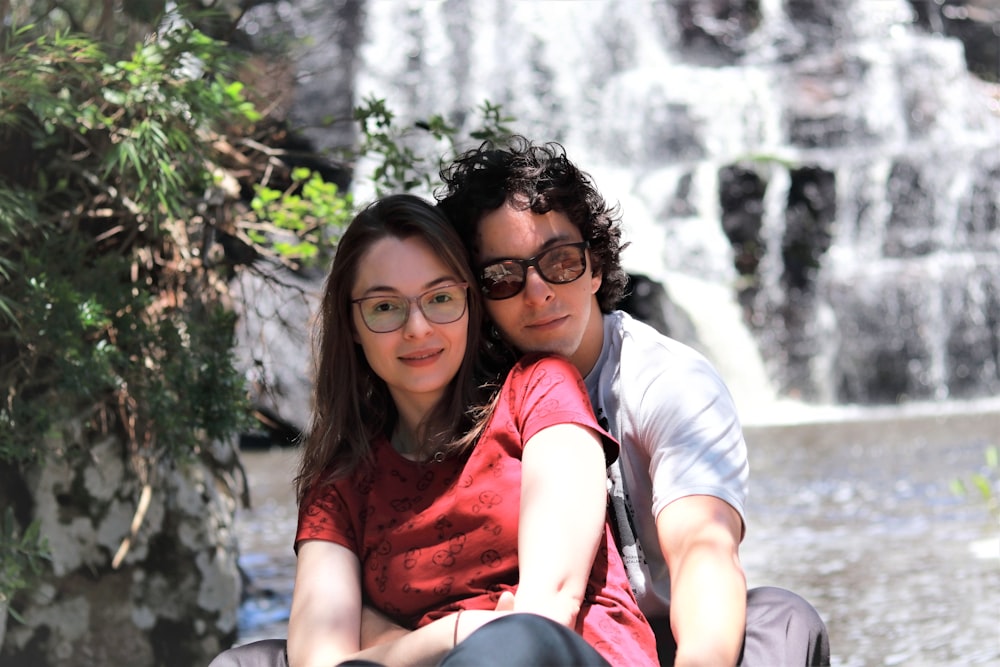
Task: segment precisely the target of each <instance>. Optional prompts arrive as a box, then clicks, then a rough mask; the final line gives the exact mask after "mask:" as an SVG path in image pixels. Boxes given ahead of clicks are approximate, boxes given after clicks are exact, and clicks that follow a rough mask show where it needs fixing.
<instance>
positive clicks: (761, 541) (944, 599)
mask: <svg viewBox="0 0 1000 667" xmlns="http://www.w3.org/2000/svg"><path fill="white" fill-rule="evenodd" d="M784 416H785V418H786V419H785V420H784V421H783V422H780V423H778V422H775V423H771V424H762V423H757V424H750V425H748V426H747V427H746V437H747V443H748V446H749V448H750V459H751V466H752V472H751V490H750V502H749V504H748V518H749V523H750V527H749V532H748V535H747V538H746V540H745V542H744V544H743V547H742V557H743V563H744V566H745V568H746V572H747V576H748V580H749V584H750V585H751V586H759V585H776V586H782V587H785V588H790V589H792V590H794V591H796V592H798V593H800V594H802V595H803V596H805V597H806V598H807V599H809V600H810V601H811V602H812V603H813V604H814V605H815V606H816V608H817V609H818V610H819V612H820V614H821V615H822V616H823V618H824V619H825V620H826V622H827V625H828V627H829V631H830V639H831V644H832V647H833V656H832V662H833V665H834V666H839V667H862V666H869V665H906V666H907V667H920V666H927V667H930V666H934V667H940V666H943V665H954V666H955V667H960V666H961V667H964V666H968V665H1000V525H998V517H996V516H991V515H990V512H989V511H988V509H987V507H986V505H985V503H984V502H983V501H982V500H981V499H979V498H976V497H964V498H963V497H957V496H955V495H954V494H953V493H952V491H951V490H950V488H949V484H950V481H951V480H952V479H955V478H967V477H968V476H969V475H971V474H972V473H974V472H977V471H982V470H983V466H984V457H983V451H984V448H985V447H986V445H987V444H990V443H992V444H997V443H998V442H1000V401H996V400H987V401H981V402H978V403H967V404H955V403H951V404H937V405H924V406H917V407H909V408H893V409H886V408H883V409H861V408H856V409H843V408H840V409H830V410H828V411H823V412H822V413H820V414H817V413H815V412H813V411H805V412H803V411H802V410H801V409H791V408H789V409H788V410H787V411H786V412H785V414H784ZM244 463H245V465H246V467H247V472H248V476H249V479H250V488H251V492H252V499H253V503H254V506H253V508H252V509H251V510H249V511H243V512H242V513H241V514H240V516H239V522H238V529H239V538H240V544H241V545H242V551H243V555H242V557H241V564H242V566H243V567H244V568H245V570H246V571H247V574H248V575H249V579H250V591H251V595H249V597H248V598H247V601H246V603H245V604H244V606H243V608H242V613H241V625H240V638H239V643H244V642H247V641H252V640H254V639H259V638H264V637H284V636H285V634H286V631H287V626H286V623H287V616H288V604H289V601H290V598H291V590H292V580H293V576H294V567H295V560H294V556H293V554H292V549H291V540H292V535H293V532H294V526H295V512H294V503H293V497H292V493H291V488H290V480H291V477H292V470H293V468H294V465H295V452H294V451H293V450H289V449H274V450H265V451H247V452H244Z"/></svg>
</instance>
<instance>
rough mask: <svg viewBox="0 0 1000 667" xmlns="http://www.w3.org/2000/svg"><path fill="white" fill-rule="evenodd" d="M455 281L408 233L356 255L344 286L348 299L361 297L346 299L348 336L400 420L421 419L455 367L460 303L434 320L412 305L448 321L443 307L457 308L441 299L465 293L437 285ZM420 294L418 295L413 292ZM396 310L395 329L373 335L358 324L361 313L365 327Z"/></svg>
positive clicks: (463, 328) (387, 321) (461, 340)
mask: <svg viewBox="0 0 1000 667" xmlns="http://www.w3.org/2000/svg"><path fill="white" fill-rule="evenodd" d="M461 281H462V279H461V276H459V275H456V273H455V272H454V271H452V270H450V269H449V268H448V266H447V265H446V264H445V263H444V262H443V261H442V260H441V259H440V258H439V257H438V256H437V255H436V254H435V253H434V251H433V250H432V249H431V247H430V246H429V245H428V244H427V243H426V242H425V241H424V240H423V239H420V238H416V237H411V238H407V239H399V238H395V237H391V236H390V237H386V238H383V239H381V240H379V241H377V242H376V243H375V244H374V245H372V247H371V248H369V249H368V251H367V252H366V253H365V254H364V256H362V258H361V261H360V263H359V270H358V274H357V277H356V279H355V281H354V289H353V290H352V291H351V299H352V300H354V299H364V301H362V302H361V303H360V304H357V303H354V304H351V312H352V317H353V324H354V331H355V339H356V340H357V342H358V343H359V344H360V345H361V347H362V349H363V350H364V353H365V358H366V359H367V360H368V364H369V365H370V366H371V368H372V370H373V371H374V372H375V374H376V375H378V376H379V377H380V378H382V380H384V381H385V383H386V385H388V388H389V392H390V394H391V395H392V398H393V400H394V401H395V403H396V406H397V408H398V409H399V411H400V414H401V415H402V416H404V418H410V419H420V418H422V417H423V415H424V414H426V413H427V412H428V411H429V410H430V409H431V408H433V407H434V406H435V405H436V404H437V402H438V401H439V400H440V399H441V397H442V396H443V395H444V391H445V389H446V388H447V386H448V384H449V383H450V382H451V380H452V379H453V378H454V377H455V374H456V373H458V369H459V368H460V367H461V364H462V360H463V358H464V357H465V349H466V344H467V342H468V329H469V312H468V308H467V307H465V308H463V309H462V314H461V316H460V317H458V319H456V320H455V321H453V322H450V323H445V324H437V323H435V322H432V321H431V320H429V319H428V318H427V316H426V315H425V314H424V312H423V311H422V310H421V308H420V307H419V306H418V303H419V302H423V303H424V304H425V308H426V309H427V310H428V311H429V312H431V313H432V318H434V319H439V320H440V319H448V316H449V314H450V312H457V308H456V309H455V311H449V307H452V308H454V305H452V306H449V305H448V303H449V302H450V301H451V300H452V299H454V298H455V297H456V295H457V296H458V297H459V298H461V299H462V300H463V303H464V299H465V297H466V292H465V290H464V289H457V290H456V289H451V290H448V289H444V288H446V287H447V286H449V285H454V284H455V283H460V282H461ZM422 294H424V295H425V296H424V297H423V298H421V299H414V298H413V297H417V296H418V295H422ZM371 297H376V298H371ZM398 297H403V300H402V301H400V300H399V299H398ZM407 299H409V300H407ZM404 304H405V305H404ZM400 308H402V309H404V310H405V311H407V316H406V318H405V321H404V322H403V324H402V326H400V327H399V328H398V329H396V330H395V331H389V332H385V333H375V332H373V331H371V329H370V328H369V326H368V325H366V323H365V319H364V317H363V313H367V314H368V318H369V320H370V323H372V324H373V328H376V329H384V328H387V326H389V327H391V326H393V325H394V324H395V322H396V319H394V318H399V309H400ZM394 313H395V314H394ZM442 313H443V314H444V317H442Z"/></svg>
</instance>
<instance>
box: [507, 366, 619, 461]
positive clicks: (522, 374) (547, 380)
mask: <svg viewBox="0 0 1000 667" xmlns="http://www.w3.org/2000/svg"><path fill="white" fill-rule="evenodd" d="M504 391H505V392H507V394H508V397H509V400H510V401H511V408H512V409H511V412H512V415H513V418H514V419H515V420H516V421H517V426H518V431H519V432H520V434H521V439H522V442H527V441H528V440H530V439H531V437H532V436H534V435H535V434H536V433H538V432H539V431H541V430H542V429H545V428H548V427H549V426H555V425H557V424H577V425H580V426H584V427H586V428H590V429H593V430H594V431H595V432H597V433H598V435H600V437H601V440H602V443H603V445H604V457H605V459H606V461H607V463H608V465H610V464H612V463H614V461H615V460H616V459H617V458H618V451H619V446H618V442H617V441H616V440H615V439H614V438H613V437H612V436H611V435H610V434H609V433H608V432H607V430H605V429H604V428H602V427H601V425H600V424H599V423H598V421H597V418H596V417H595V416H594V410H593V408H592V407H591V405H590V398H589V396H588V395H587V389H586V386H585V385H584V382H583V378H582V377H581V376H580V373H579V371H577V370H576V367H575V366H574V365H573V364H572V363H570V362H569V361H568V360H567V359H565V358H564V357H559V356H555V355H542V356H537V355H531V356H528V357H525V358H524V359H522V360H521V361H520V362H518V364H516V365H515V366H514V368H513V370H511V372H510V375H508V378H507V386H506V387H505V388H504Z"/></svg>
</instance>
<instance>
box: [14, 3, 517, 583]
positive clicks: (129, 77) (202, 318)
mask: <svg viewBox="0 0 1000 667" xmlns="http://www.w3.org/2000/svg"><path fill="white" fill-rule="evenodd" d="M127 4H128V11H129V12H133V14H135V13H136V12H137V13H138V14H135V15H132V14H130V15H129V16H130V19H135V18H136V16H139V18H143V17H146V14H149V16H151V17H152V16H156V17H162V15H163V7H162V6H160V5H159V4H158V3H157V2H140V3H136V2H133V3H127ZM26 6H27V5H25V3H23V2H20V1H15V2H14V4H13V10H14V17H15V18H17V17H18V16H27V15H28V14H27V10H25V7H26ZM102 6H107V3H97V2H90V1H89V0H63V1H58V0H53V1H52V2H50V3H48V4H47V5H46V9H45V12H47V13H45V14H44V17H43V18H44V19H45V20H44V21H43V22H42V23H40V24H39V25H27V26H25V27H22V28H16V27H8V28H6V29H4V28H3V27H2V25H0V37H2V41H0V81H2V86H0V147H2V150H0V391H2V392H3V393H2V395H0V398H2V400H0V472H3V471H4V470H6V471H7V472H8V474H9V473H10V471H11V470H13V471H14V474H15V476H16V474H17V471H18V470H24V469H26V468H28V467H30V466H33V465H36V464H40V463H43V462H44V461H45V460H46V458H47V457H53V456H68V455H69V453H68V448H67V446H66V445H67V444H72V443H61V441H60V439H59V438H53V437H46V435H48V434H50V433H54V432H55V431H56V430H57V429H58V428H59V427H60V426H61V425H62V424H63V423H65V421H66V420H78V421H82V422H83V423H84V424H85V425H86V428H87V429H89V434H94V433H101V432H109V431H111V432H115V433H116V434H118V435H119V436H120V437H121V441H122V442H125V443H127V445H128V447H127V451H125V452H123V456H124V457H125V459H126V460H127V462H128V463H129V464H130V469H131V470H132V471H133V473H134V474H135V476H136V477H137V478H138V479H139V481H140V482H141V483H142V484H143V485H147V486H148V485H150V484H155V476H156V471H157V470H159V469H162V468H163V466H170V465H172V464H173V463H175V462H179V461H183V460H185V459H188V458H190V457H193V456H197V455H198V454H199V452H200V451H201V450H202V448H203V447H204V445H205V444H206V443H208V442H211V441H213V440H219V439H226V438H230V437H232V436H234V435H235V434H236V433H237V432H238V431H239V430H240V429H242V428H243V427H245V426H246V425H247V421H248V420H249V414H250V410H249V406H248V399H247V389H246V387H245V386H244V380H243V377H242V375H241V373H239V372H238V371H237V369H236V368H235V367H234V359H233V352H234V343H235V336H234V333H235V326H234V325H235V317H236V316H235V314H234V309H233V308H232V307H231V304H230V302H229V293H228V284H229V278H231V277H232V275H233V274H234V272H236V271H240V270H255V266H256V264H257V263H258V262H259V261H261V260H265V261H269V262H272V263H273V262H277V263H280V264H283V265H285V266H287V267H289V268H291V269H299V268H301V267H304V266H309V265H311V264H319V263H322V262H324V261H326V260H328V259H329V257H330V256H331V253H332V250H333V248H334V247H335V244H336V241H337V239H338V238H339V234H340V231H341V229H342V228H343V226H344V224H346V222H347V221H348V220H349V219H350V217H351V216H352V214H353V206H354V205H353V202H352V200H351V196H350V195H349V194H348V193H346V192H341V191H340V190H339V189H338V187H337V186H336V185H335V184H334V183H331V182H328V181H327V180H324V178H323V177H322V176H321V175H320V173H319V172H317V171H313V170H310V169H306V168H295V167H292V166H290V165H289V164H288V163H287V162H286V161H285V160H283V159H282V157H283V154H282V151H281V150H280V149H276V148H274V142H272V141H270V139H272V138H273V134H274V130H275V127H274V123H273V122H272V121H271V120H269V119H262V118H261V117H260V116H259V114H258V113H257V111H256V110H255V109H254V106H253V105H252V104H251V103H250V102H248V101H247V99H246V98H245V97H244V90H243V84H242V83H240V82H239V80H238V72H239V71H240V70H239V66H240V62H239V55H236V56H234V55H232V54H233V51H232V50H231V49H230V48H229V46H228V45H227V44H226V43H225V42H222V41H219V40H217V39H215V38H212V37H210V36H208V35H207V34H206V33H204V32H202V31H200V30H198V29H197V28H194V27H192V25H191V24H189V23H187V22H185V21H179V22H176V26H177V27H176V28H172V29H161V30H160V31H158V32H148V31H147V32H146V33H144V34H143V37H142V38H141V39H137V40H135V41H134V42H133V43H132V44H131V45H129V44H125V43H122V41H121V40H120V39H110V38H108V36H107V34H108V30H107V28H108V24H105V23H104V18H105V17H104V16H103V14H101V13H100V12H99V11H96V10H98V9H99V8H100V7H102ZM183 6H184V7H185V8H188V7H189V6H188V5H187V4H184V5H183ZM9 7H11V6H10V5H7V4H5V3H2V2H0V13H2V12H3V11H4V10H6V9H7V8H9ZM19 12H20V13H19ZM95 12H96V13H95ZM98 15H100V17H101V18H100V19H95V17H96V16H98ZM9 17H10V15H7V16H0V24H3V22H4V20H5V19H9ZM147 18H148V17H147ZM95 20H96V21H97V22H96V23H95V22H94V21H95ZM7 23H8V24H9V23H10V21H9V20H8V21H7ZM88 24H89V25H92V26H93V31H94V33H95V34H96V35H97V37H90V36H83V35H82V34H81V32H80V29H81V26H85V25H88ZM129 25H130V26H131V27H130V30H133V29H134V28H135V25H134V24H129ZM112 32H114V31H112ZM102 34H103V35H105V37H104V38H100V35H102ZM116 34H117V33H116ZM129 34H131V33H129ZM481 110H482V113H483V126H482V128H481V129H476V130H474V131H472V132H471V134H470V137H471V138H472V139H474V140H477V141H479V140H483V139H487V138H497V137H500V136H503V135H505V134H509V131H508V130H507V128H506V127H505V125H504V124H505V123H506V122H508V121H509V120H510V119H507V118H505V117H504V116H503V115H502V113H501V110H500V108H499V107H497V106H494V105H491V104H489V103H485V104H484V105H483V107H482V109H481ZM355 120H356V121H357V122H358V123H359V125H360V129H361V134H362V140H361V145H360V147H359V149H358V150H357V151H355V152H353V153H352V154H351V155H349V156H347V157H346V158H345V163H346V164H352V163H353V162H354V160H355V159H356V158H358V157H362V156H368V157H369V158H371V160H372V161H374V163H375V165H376V167H375V169H374V172H373V173H372V174H371V175H370V178H371V179H372V181H373V183H374V185H375V189H376V192H377V193H379V194H384V193H386V192H393V191H406V190H411V189H414V188H417V187H428V188H429V187H431V186H432V185H433V182H434V181H433V179H434V176H431V175H430V173H431V172H433V173H434V174H436V172H437V166H438V165H434V168H433V169H431V167H430V165H431V164H432V163H431V159H430V158H427V157H424V156H425V155H427V154H428V151H427V150H424V151H421V150H419V149H417V148H414V146H420V145H422V146H423V147H424V149H427V146H428V144H429V145H430V146H431V149H430V151H429V152H430V153H433V154H435V155H439V156H440V155H445V156H448V155H451V154H454V152H455V150H456V147H457V145H458V141H457V136H458V131H457V130H456V128H454V127H452V126H450V125H449V124H448V123H446V122H445V120H444V119H443V118H442V117H440V116H434V117H432V118H430V119H429V120H427V121H420V122H416V123H413V124H407V125H400V124H399V123H398V121H397V120H396V119H395V116H394V115H393V113H392V112H391V111H390V110H389V109H388V108H387V106H386V104H385V102H384V101H383V100H379V99H376V98H369V99H368V100H366V102H365V104H364V105H363V106H362V107H359V108H358V109H357V110H356V112H355ZM265 275H269V274H267V273H266V272H265ZM86 435H88V434H85V436H86ZM47 448H50V449H47ZM7 494H8V492H7V491H6V490H5V489H0V500H4V502H5V503H6V502H8V501H9V500H10V498H9V496H8V495H7ZM18 518H23V517H21V516H20V515H18ZM27 523H28V526H27V527H26V528H23V532H18V531H19V529H18V527H17V521H16V520H15V517H14V514H12V513H10V512H8V514H7V515H5V516H4V517H3V523H2V525H0V529H2V530H0V540H2V541H0V573H3V577H4V582H5V584H4V586H3V587H2V588H0V600H5V599H7V597H9V596H10V595H11V594H12V593H13V592H16V590H17V589H19V588H23V587H24V586H25V585H26V582H27V581H28V579H30V578H31V576H33V575H34V574H37V572H38V568H39V567H41V565H42V564H43V563H44V559H45V556H46V547H45V543H44V540H42V539H40V536H39V535H38V534H37V532H38V527H37V523H31V522H27Z"/></svg>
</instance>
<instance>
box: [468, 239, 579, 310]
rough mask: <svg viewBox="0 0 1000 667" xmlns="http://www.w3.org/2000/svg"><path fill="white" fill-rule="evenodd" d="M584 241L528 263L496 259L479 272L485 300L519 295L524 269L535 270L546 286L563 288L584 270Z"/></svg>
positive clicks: (524, 276)
mask: <svg viewBox="0 0 1000 667" xmlns="http://www.w3.org/2000/svg"><path fill="white" fill-rule="evenodd" d="M589 247H590V244H589V243H587V242H586V241H580V242H579V243H567V244H566V245H560V246H556V247H554V248H549V249H548V250H545V251H543V252H540V253H538V254H537V255H535V256H534V257H531V258H529V259H498V260H496V261H495V262H490V263H489V264H484V265H482V266H481V267H480V268H479V284H480V287H481V288H482V290H483V295H484V296H485V297H486V298H487V299H492V300H494V301H500V300H501V299H509V298H511V297H512V296H516V295H518V294H520V292H521V290H523V289H524V283H525V281H526V280H527V276H528V269H529V268H531V267H535V270H536V271H538V275H540V276H541V277H542V280H544V281H545V282H547V283H552V284H553V285H565V284H566V283H571V282H573V281H574V280H576V279H578V278H579V277H580V276H582V275H583V274H584V272H585V271H586V270H587V248H589Z"/></svg>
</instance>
